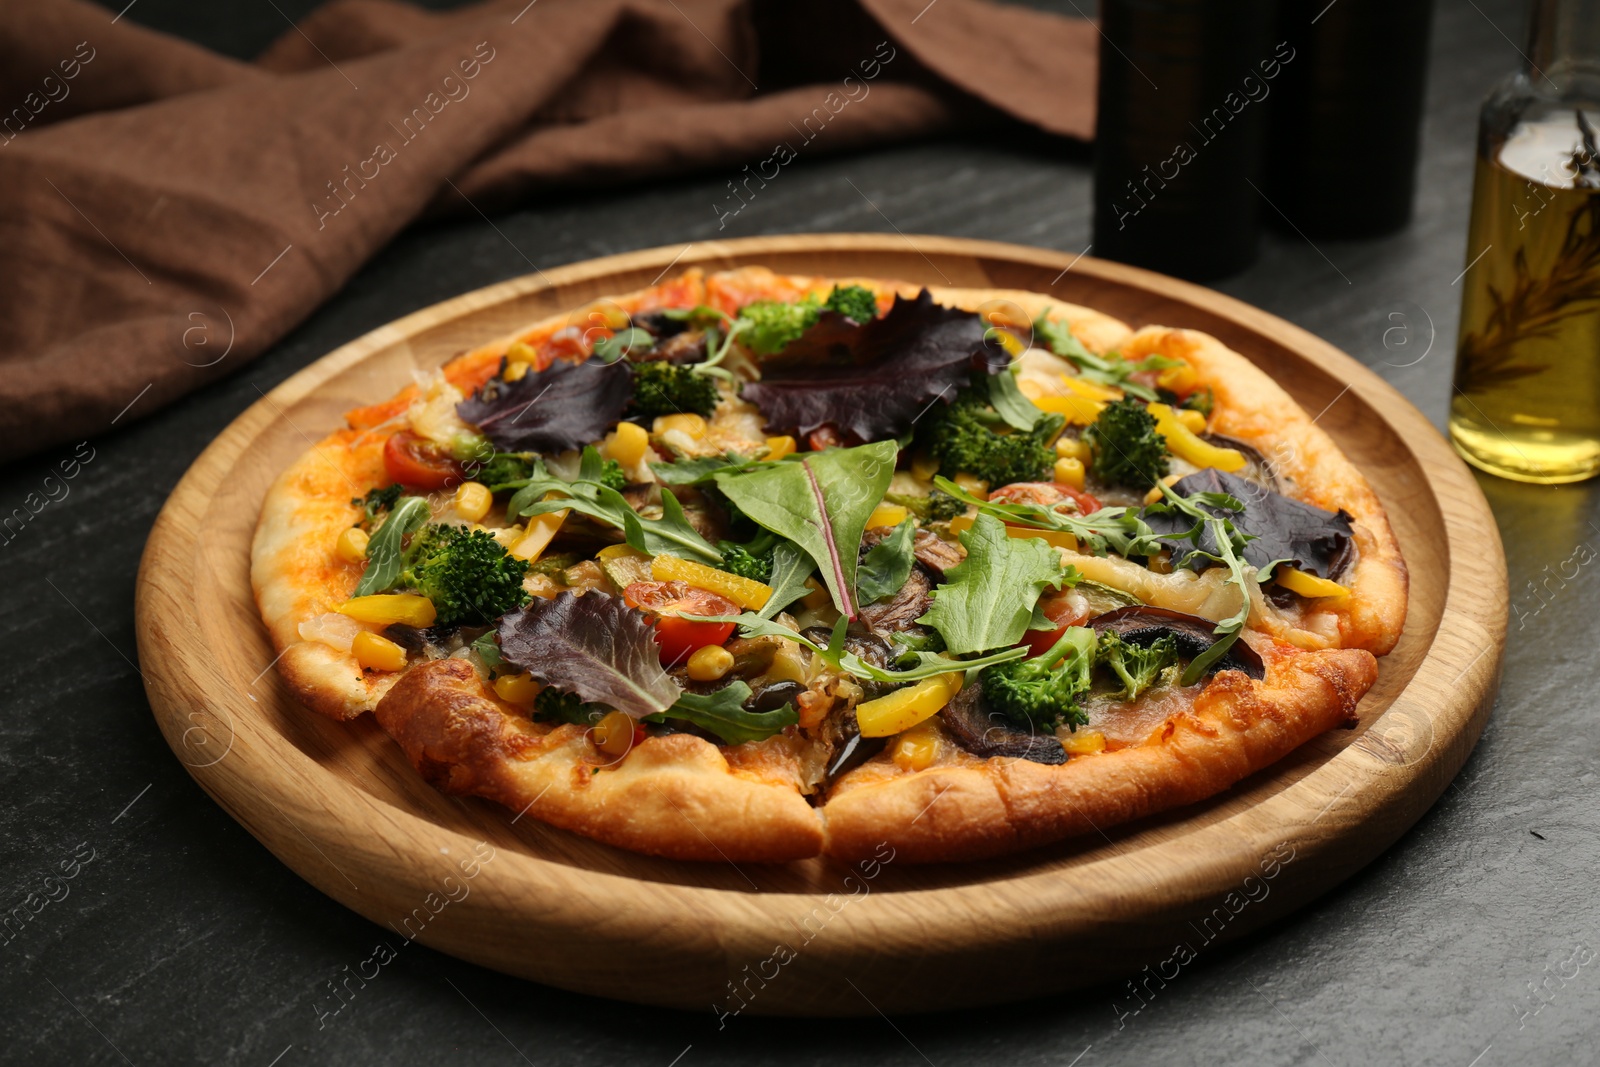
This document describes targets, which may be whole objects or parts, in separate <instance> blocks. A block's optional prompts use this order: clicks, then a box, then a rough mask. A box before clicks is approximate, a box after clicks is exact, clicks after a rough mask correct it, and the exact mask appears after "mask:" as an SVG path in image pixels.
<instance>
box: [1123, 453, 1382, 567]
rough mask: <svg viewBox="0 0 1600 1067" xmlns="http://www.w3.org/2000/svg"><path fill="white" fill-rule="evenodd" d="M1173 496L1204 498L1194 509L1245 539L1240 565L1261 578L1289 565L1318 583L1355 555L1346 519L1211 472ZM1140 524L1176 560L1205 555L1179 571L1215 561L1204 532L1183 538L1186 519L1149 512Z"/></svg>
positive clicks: (1188, 526)
mask: <svg viewBox="0 0 1600 1067" xmlns="http://www.w3.org/2000/svg"><path fill="white" fill-rule="evenodd" d="M1172 491H1173V492H1174V493H1176V494H1178V495H1180V496H1195V495H1199V494H1204V495H1205V502H1204V503H1201V504H1200V505H1199V506H1200V507H1201V508H1202V509H1203V510H1204V511H1206V512H1207V513H1208V514H1210V515H1213V516H1217V517H1226V519H1227V520H1228V522H1229V523H1231V524H1232V525H1233V526H1234V527H1235V528H1236V529H1238V530H1239V531H1240V532H1241V533H1242V534H1244V535H1245V536H1246V537H1247V538H1248V540H1247V541H1246V542H1245V543H1244V546H1243V548H1242V550H1241V551H1242V554H1243V556H1244V559H1245V561H1246V562H1247V563H1249V564H1250V565H1251V566H1253V567H1255V568H1256V569H1257V570H1258V571H1260V572H1261V573H1263V574H1269V573H1271V568H1272V567H1273V566H1274V565H1275V564H1282V563H1289V564H1292V565H1293V566H1294V567H1295V568H1297V569H1298V570H1300V571H1303V572H1306V573H1309V574H1313V575H1315V576H1316V577H1318V578H1333V577H1335V576H1337V575H1338V573H1339V572H1340V571H1341V570H1343V569H1344V567H1345V566H1346V565H1347V564H1348V563H1349V562H1350V560H1351V558H1352V556H1353V554H1354V551H1355V542H1354V540H1353V538H1352V533H1353V531H1352V529H1351V526H1350V516H1349V515H1348V514H1346V513H1345V512H1344V511H1338V512H1332V511H1324V510H1323V509H1322V508H1319V507H1315V506H1313V505H1311V504H1305V503H1302V502H1300V501H1298V500H1291V499H1290V498H1289V497H1286V496H1284V495H1283V494H1282V493H1276V492H1273V491H1271V490H1268V489H1263V488H1262V487H1261V486H1259V485H1255V484H1252V483H1250V482H1247V481H1245V480H1244V479H1242V478H1239V477H1237V476H1235V475H1232V474H1228V473H1225V472H1223V471H1220V470H1214V469H1213V470H1202V471H1200V472H1199V473H1197V474H1191V475H1189V476H1188V477H1187V478H1184V479H1183V480H1182V481H1180V482H1178V483H1177V484H1176V485H1174V486H1173V487H1172ZM1234 505H1237V506H1234ZM1145 521H1146V522H1147V523H1149V525H1150V527H1151V529H1152V530H1153V531H1154V532H1155V535H1156V537H1157V539H1158V540H1159V541H1161V543H1162V544H1164V545H1166V546H1167V547H1169V548H1171V549H1173V551H1174V553H1175V554H1176V553H1177V552H1178V551H1179V550H1180V548H1182V549H1188V548H1191V547H1193V548H1198V549H1200V550H1201V552H1202V553H1204V554H1201V555H1194V554H1191V555H1190V556H1187V557H1185V559H1184V561H1183V563H1181V564H1180V565H1181V566H1194V567H1195V569H1199V568H1201V567H1203V566H1206V565H1208V562H1209V561H1210V560H1211V559H1214V556H1212V555H1211V554H1212V553H1214V552H1215V551H1216V548H1215V543H1214V538H1213V537H1212V534H1211V531H1210V528H1209V526H1208V527H1207V528H1205V529H1203V530H1202V531H1201V532H1200V534H1199V536H1198V539H1196V540H1191V538H1190V537H1189V536H1188V534H1189V530H1190V529H1191V528H1192V527H1193V525H1194V524H1193V523H1192V522H1189V521H1186V516H1183V515H1179V514H1177V513H1175V512H1171V511H1162V510H1160V509H1156V508H1152V509H1149V513H1148V514H1146V515H1145Z"/></svg>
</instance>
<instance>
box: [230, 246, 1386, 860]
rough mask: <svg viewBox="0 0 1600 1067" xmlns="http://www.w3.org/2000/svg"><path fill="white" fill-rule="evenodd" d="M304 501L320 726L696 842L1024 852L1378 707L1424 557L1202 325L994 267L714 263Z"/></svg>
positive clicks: (448, 379) (268, 508)
mask: <svg viewBox="0 0 1600 1067" xmlns="http://www.w3.org/2000/svg"><path fill="white" fill-rule="evenodd" d="M348 422H349V425H348V427H347V428H346V429H344V430H341V431H339V432H337V433H334V434H332V435H330V436H329V437H328V438H326V439H325V440H324V441H322V442H320V443H319V444H318V445H317V446H316V447H314V448H312V449H311V450H309V451H308V452H307V453H306V454H305V455H304V456H302V457H301V459H300V460H298V461H297V462H296V463H295V464H293V465H292V466H291V467H290V468H289V469H288V470H286V471H285V472H284V474H283V475H282V476H281V477H280V478H279V479H278V481H277V482H276V483H275V484H274V486H273V487H272V489H271V491H270V492H269V494H268V497H267V500H266V503H265V505H264V507H263V511H262V517H261V522H260V525H259V527H258V530H257V534H256V539H255V544H254V550H253V561H252V578H253V582H254V585H255V589H256V595H257V599H258V603H259V605H260V608H261V611H262V615H263V618H264V620H265V622H266V624H267V627H268V629H269V631H270V633H271V636H272V639H273V641H274V643H275V644H276V645H277V646H278V649H279V652H280V653H281V656H280V659H279V666H278V669H279V671H280V673H281V674H282V675H283V677H284V678H285V679H286V680H287V682H288V683H289V685H290V686H291V688H292V689H293V690H294V692H295V693H296V694H297V695H298V696H299V698H300V699H301V700H302V701H303V702H304V703H305V704H306V705H307V706H309V707H311V708H312V709H314V710H316V711H318V712H321V713H323V714H325V715H330V716H332V717H335V718H341V719H348V718H353V717H355V716H357V715H360V714H362V713H364V712H369V711H370V712H373V713H374V714H375V716H376V719H377V721H378V723H379V724H380V725H381V726H382V727H383V729H384V730H385V731H386V732H388V733H389V734H390V735H391V736H392V737H393V738H394V739H395V740H396V741H397V742H398V743H399V745H400V746H401V747H402V749H403V750H404V751H405V753H406V755H407V757H408V759H409V760H410V761H411V763H412V764H413V765H414V766H415V767H416V768H417V770H418V771H419V773H421V774H422V775H423V776H424V777H425V778H426V779H427V780H428V781H429V782H430V783H432V784H433V785H435V786H436V787H438V788H440V789H442V790H444V791H446V792H450V793H456V794H465V795H474V796H481V797H485V798H488V799H490V800H493V801H495V802H497V803H499V804H502V805H504V806H505V807H506V808H508V809H511V810H513V811H516V812H518V813H519V817H520V816H521V815H527V816H528V817H531V818H536V819H540V820H542V821H544V822H547V823H550V824H552V825H555V826H559V827H563V828H565V829H568V830H571V831H573V832H576V833H579V834H582V835H585V836H588V837H592V838H595V839H597V840H600V841H605V842H608V843H610V844H613V845H616V846H619V847H622V848H628V849H633V850H637V851H641V852H647V853H653V854H657V855H663V856H668V857H673V858H679V859H693V860H731V861H735V862H745V861H751V862H783V861H789V860H795V859H801V858H806V857H809V856H815V855H819V854H831V855H836V856H840V857H845V858H855V857H859V856H863V855H869V854H871V853H873V852H874V850H876V849H877V848H878V847H879V846H880V845H882V844H883V843H888V844H890V845H892V846H893V847H894V848H895V849H896V854H897V856H900V857H903V858H905V859H908V860H911V861H915V862H933V861H948V860H964V859H973V858H979V857H983V856H993V855H999V854H1002V853H1006V852H1010V851H1015V850H1017V849H1021V848H1027V847H1031V846H1034V845H1038V844H1042V843H1046V842H1050V841H1054V840H1059V839H1061V838H1064V837H1067V836H1070V835H1073V834H1077V833H1084V832H1095V831H1096V830H1098V829H1102V828H1104V827H1106V826H1109V825H1112V824H1115V823H1118V822H1123V821H1127V820H1129V819H1134V818H1138V817H1141V816H1143V815H1147V814H1151V813H1154V812H1158V811H1162V810H1165V809H1169V808H1172V807H1176V806H1180V805H1183V804H1188V803H1192V802H1195V801H1198V800H1201V799H1204V798H1206V797H1208V796H1212V795H1214V794H1216V793H1217V792H1220V791H1221V790H1223V789H1226V788H1227V787H1228V786H1230V785H1232V784H1233V783H1234V782H1237V781H1238V780H1240V779H1241V778H1243V777H1245V776H1246V775H1248V774H1250V773H1252V772H1254V771H1256V770H1259V769H1260V768H1262V767H1265V766H1268V765H1270V764H1271V763H1272V762H1274V761H1276V760H1278V759H1280V758H1281V757H1283V756H1284V755H1285V754H1287V753H1288V752H1290V751H1292V750H1293V749H1294V748H1295V747H1297V746H1298V745H1301V744H1303V743H1304V742H1305V741H1307V740H1309V739H1310V738H1312V737H1315V736H1316V735H1318V734H1320V733H1322V732H1324V731H1326V730H1328V729H1330V728H1333V727H1335V726H1339V725H1341V724H1348V723H1351V722H1353V721H1354V719H1353V717H1354V713H1355V707H1356V704H1357V702H1358V701H1359V700H1360V698H1361V696H1362V694H1363V693H1365V692H1366V690H1367V689H1368V688H1369V687H1370V686H1371V685H1372V683H1373V681H1374V680H1375V678H1376V675H1377V665H1376V659H1375V657H1376V656H1380V655H1383V654H1384V653H1386V652H1388V651H1389V650H1390V649H1391V648H1392V647H1393V645H1394V643H1395V641H1396V640H1397V639H1398V637H1399V634H1400V631H1401V627H1402V625H1403V622H1404V616H1405V603H1406V571H1405V564H1404V562H1403V560H1402V559H1401V556H1400V553H1399V549H1398V546H1397V544H1396V542H1395V539H1394V536H1393V533H1392V532H1391V530H1390V528H1389V525H1388V522H1387V520H1386V518H1385V516H1384V512H1383V508H1382V506H1381V505H1380V503H1379V502H1378V500H1377V498H1376V497H1375V496H1374V494H1373V493H1372V491H1371V489H1370V488H1369V487H1368V485H1367V483H1366V481H1365V480H1364V479H1363V478H1362V477H1361V475H1360V474H1359V472H1357V471H1356V469H1355V468H1354V467H1353V466H1352V465H1351V464H1350V463H1349V461H1348V460H1347V459H1346V458H1345V457H1344V456H1343V455H1342V454H1341V453H1340V452H1339V450H1338V449H1337V447H1336V446H1335V445H1334V444H1333V443H1332V441H1331V440H1330V439H1329V438H1328V437H1327V436H1326V434H1324V433H1323V432H1322V431H1321V430H1320V429H1319V428H1318V427H1317V426H1316V425H1315V424H1314V422H1313V420H1311V419H1310V418H1309V417H1307V416H1306V414H1305V413H1304V412H1303V411H1301V410H1300V408H1299V407H1298V406H1297V405H1295V404H1294V402H1293V401H1292V400H1291V399H1290V398H1289V397H1288V395H1287V394H1285V393H1284V392H1283V391H1282V390H1281V389H1279V388H1278V387H1277V386H1276V385H1275V384H1274V383H1273V382H1272V381H1271V380H1270V379H1269V378H1268V377H1267V376H1266V375H1265V374H1263V373H1262V372H1261V371H1260V370H1259V369H1257V368H1256V367H1255V366H1253V365H1252V364H1250V363H1249V362H1248V361H1247V360H1245V359H1244V358H1243V357H1241V356H1239V355H1238V354H1236V353H1234V352H1231V351H1230V350H1228V349H1227V348H1226V347H1225V346H1223V345H1222V344H1220V343H1219V342H1218V341H1216V340H1215V339H1214V338H1211V337H1208V336H1206V335H1204V334H1200V333H1197V332H1194V331H1188V330H1179V329H1165V328H1158V327H1146V328H1144V329H1142V330H1139V331H1137V332H1135V331H1133V330H1131V329H1129V328H1128V327H1127V326H1126V325H1124V324H1122V323H1120V322H1118V321H1116V320H1115V319H1112V318H1110V317H1109V316H1106V315H1103V314H1100V313H1098V312H1095V311H1093V310H1091V309H1088V308H1082V307H1077V306H1073V305H1068V304H1063V303H1061V302H1059V301H1055V300H1053V299H1051V298H1049V297H1046V296H1043V295H1040V294H1034V293H1025V292H1016V291H1005V290H973V289H955V288H944V289H940V288H923V287H918V286H913V285H907V284H901V283H895V282H888V281H883V280H877V279H870V278H819V277H803V276H784V275H777V274H774V273H772V272H771V271H767V270H765V269H761V268H744V269H740V270H735V271H727V272H722V273H717V274H712V275H709V276H707V275H704V274H702V273H701V272H700V271H698V270H690V271H687V272H685V273H684V274H683V275H682V276H680V277H678V278H675V279H672V280H670V281H668V282H666V283H664V284H662V285H658V286H654V287H651V288H649V289H645V290H641V291H638V292H635V293H631V294H625V295H619V296H616V297H613V298H608V299H605V300H601V301H596V302H594V303H592V304H590V305H586V306H585V307H583V308H580V309H577V310H576V311H574V312H572V313H571V314H568V315H562V316H558V317H555V318H552V319H549V320H546V321H543V322H540V323H536V324H534V325H532V326H530V327H528V328H527V329H524V330H520V331H518V332H517V333H516V334H515V335H513V336H509V337H504V338H501V339H498V340H496V341H495V342H493V343H491V344H487V345H484V346H482V347H481V348H478V349H475V350H473V351H470V352H467V353H464V354H463V355H461V356H459V357H457V358H456V359H454V360H452V361H451V362H450V363H448V364H447V365H446V366H445V367H444V368H442V369H441V371H440V372H439V373H438V374H437V375H435V376H433V377H432V378H431V379H429V380H427V381H424V382H421V383H419V384H417V385H414V386H411V387H408V388H407V389H405V390H403V391H402V392H401V393H400V394H398V395H397V396H395V397H393V398H390V399H389V400H386V401H383V402H381V403H378V404H375V405H373V406H371V407H368V408H364V409H361V410H358V411H355V412H351V413H350V415H349V416H348Z"/></svg>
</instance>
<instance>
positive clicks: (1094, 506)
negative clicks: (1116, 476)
mask: <svg viewBox="0 0 1600 1067" xmlns="http://www.w3.org/2000/svg"><path fill="white" fill-rule="evenodd" d="M1063 499H1071V500H1073V501H1075V502H1076V503H1077V505H1078V508H1079V510H1080V511H1082V512H1083V513H1084V514H1085V515H1087V514H1089V513H1090V512H1093V511H1099V510H1100V501H1099V499H1098V498H1097V497H1095V496H1094V495H1093V494H1091V493H1085V492H1084V491H1083V490H1082V489H1074V488H1073V487H1072V486H1070V485H1067V484H1065V483H1064V482H1012V483H1011V484H1010V485H1002V486H1001V487H1000V488H999V489H996V490H995V491H994V492H992V493H990V494H989V502H990V503H991V504H1038V505H1039V506H1040V507H1046V508H1049V507H1054V506H1056V505H1057V504H1059V503H1061V501H1062V500H1063Z"/></svg>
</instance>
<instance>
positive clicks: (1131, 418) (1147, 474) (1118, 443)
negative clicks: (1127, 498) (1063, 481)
mask: <svg viewBox="0 0 1600 1067" xmlns="http://www.w3.org/2000/svg"><path fill="white" fill-rule="evenodd" d="M1083 439H1084V440H1085V441H1086V442H1088V444H1089V448H1090V449H1091V450H1092V451H1093V455H1094V459H1093V461H1092V466H1091V468H1090V469H1091V470H1092V471H1093V472H1094V476H1095V477H1096V478H1098V479H1100V480H1101V481H1102V482H1105V483H1106V484H1107V485H1120V486H1123V487H1125V488H1128V489H1148V488H1150V487H1151V486H1152V485H1155V484H1156V483H1157V482H1159V481H1160V480H1161V479H1162V478H1164V477H1166V474H1167V442H1166V439H1165V438H1164V437H1162V436H1161V435H1160V434H1159V433H1156V419H1155V416H1154V415H1152V414H1150V412H1149V411H1147V410H1146V409H1145V406H1144V405H1143V404H1141V403H1139V402H1138V401H1137V400H1133V399H1130V398H1124V399H1122V400H1113V401H1111V402H1110V403H1109V404H1107V405H1106V406H1105V409H1104V410H1103V411H1101V412H1100V417H1099V418H1098V419H1096V420H1095V422H1094V425H1093V426H1090V427H1088V428H1087V429H1085V430H1084V431H1083Z"/></svg>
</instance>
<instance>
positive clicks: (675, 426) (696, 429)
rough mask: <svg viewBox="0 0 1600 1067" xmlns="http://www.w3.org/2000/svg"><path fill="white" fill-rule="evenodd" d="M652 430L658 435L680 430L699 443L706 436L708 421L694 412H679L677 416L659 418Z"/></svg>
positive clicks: (652, 425)
mask: <svg viewBox="0 0 1600 1067" xmlns="http://www.w3.org/2000/svg"><path fill="white" fill-rule="evenodd" d="M650 429H651V430H652V431H653V432H655V433H658V434H662V433H670V432H671V431H673V430H678V431H679V432H681V433H686V434H688V435H689V436H690V437H692V438H694V439H695V440H696V441H698V440H700V438H702V437H704V436H705V435H706V420H705V419H702V418H701V417H700V416H699V415H696V414H694V413H693V412H679V413H678V414H676V415H661V416H658V417H657V418H656V421H655V422H653V423H651V425H650Z"/></svg>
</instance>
